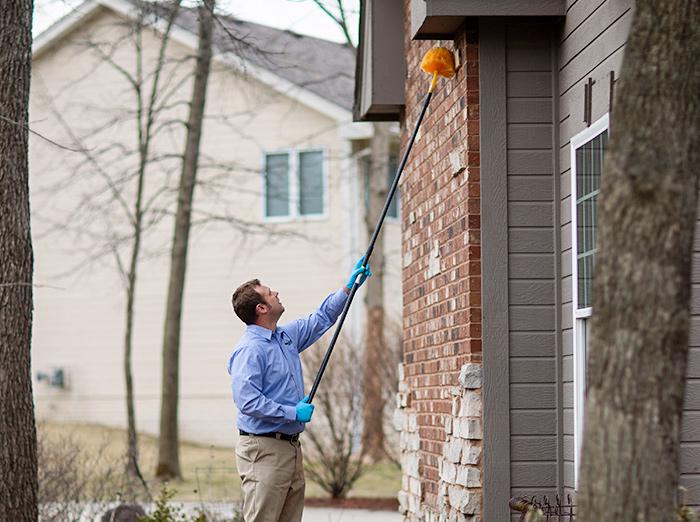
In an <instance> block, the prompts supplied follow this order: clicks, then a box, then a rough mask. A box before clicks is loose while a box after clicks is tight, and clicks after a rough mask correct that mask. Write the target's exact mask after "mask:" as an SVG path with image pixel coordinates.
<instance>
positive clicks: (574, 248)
mask: <svg viewBox="0 0 700 522" xmlns="http://www.w3.org/2000/svg"><path fill="white" fill-rule="evenodd" d="M609 129H610V116H609V114H606V115H605V116H603V117H602V118H600V119H599V120H597V121H596V122H595V123H593V124H592V125H591V126H590V127H588V128H586V129H585V130H584V131H582V132H580V133H578V134H577V135H576V136H574V137H572V138H571V146H570V153H571V265H572V266H571V300H572V308H573V335H572V337H573V344H574V346H573V350H574V386H573V388H574V390H573V391H574V487H575V488H578V467H579V464H580V463H581V443H582V441H583V414H584V408H583V405H584V402H585V400H586V397H585V389H584V385H583V383H585V382H586V357H585V354H583V353H582V350H581V349H580V347H581V346H582V345H583V343H584V342H585V341H584V336H585V328H584V322H585V320H586V319H587V318H589V317H591V315H592V314H593V309H592V308H591V307H588V308H582V309H581V310H579V309H578V259H577V252H578V233H577V222H576V210H577V209H576V198H577V194H576V187H577V185H576V149H578V148H579V147H581V146H582V145H585V144H586V143H588V142H589V141H591V140H592V139H593V138H595V137H596V136H598V135H599V134H601V133H602V132H604V131H606V130H607V131H608V133H610V130H609Z"/></svg>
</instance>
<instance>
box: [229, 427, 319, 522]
mask: <svg viewBox="0 0 700 522" xmlns="http://www.w3.org/2000/svg"><path fill="white" fill-rule="evenodd" d="M236 464H237V466H238V474H239V475H240V476H241V492H242V493H243V520H244V521H245V522H300V521H301V514H302V511H303V509H304V488H305V485H306V483H305V481H304V466H303V456H302V453H301V444H300V443H299V441H298V440H296V441H295V442H290V441H287V440H281V439H275V438H272V437H253V436H245V435H242V436H240V437H239V438H238V445H237V446H236Z"/></svg>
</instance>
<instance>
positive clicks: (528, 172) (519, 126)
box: [505, 22, 562, 498]
mask: <svg viewBox="0 0 700 522" xmlns="http://www.w3.org/2000/svg"><path fill="white" fill-rule="evenodd" d="M550 33H551V26H550V25H548V24H547V23H541V24H540V23H536V22H519V23H518V22H512V23H508V24H506V34H505V38H506V134H507V158H508V162H507V197H508V304H509V307H508V323H509V335H510V337H509V345H510V354H509V374H510V454H511V464H510V473H511V496H516V495H525V496H531V495H547V496H548V497H550V498H553V497H554V495H555V494H557V492H558V491H559V486H560V481H559V477H560V466H559V463H560V460H561V459H560V453H561V450H562V447H561V443H560V438H561V437H560V428H559V426H560V415H559V413H558V407H559V402H560V400H561V397H560V387H559V384H558V382H559V380H558V373H559V370H558V368H559V365H560V356H559V352H560V350H561V346H560V341H559V339H560V338H559V336H558V335H557V331H558V328H559V326H558V321H559V316H558V314H557V306H558V298H557V296H558V294H559V290H558V278H557V273H558V265H557V255H556V252H557V251H558V238H557V234H558V233H559V231H558V228H557V220H558V212H559V208H558V206H559V203H558V199H557V197H556V185H557V184H556V176H555V170H554V154H555V151H556V141H555V133H556V122H555V121H554V120H553V117H554V110H553V109H554V107H553V103H554V96H555V92H554V89H555V83H554V82H553V75H554V71H553V67H552V63H553V60H552V48H551V46H552V38H551V35H550Z"/></svg>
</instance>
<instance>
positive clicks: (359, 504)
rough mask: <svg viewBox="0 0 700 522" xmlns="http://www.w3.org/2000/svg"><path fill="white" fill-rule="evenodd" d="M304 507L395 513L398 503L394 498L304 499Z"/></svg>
mask: <svg viewBox="0 0 700 522" xmlns="http://www.w3.org/2000/svg"><path fill="white" fill-rule="evenodd" d="M304 505H305V506H308V507H331V508H340V509H370V510H373V511H397V510H398V509H399V501H398V499H396V498H368V497H351V498H306V499H305V500H304Z"/></svg>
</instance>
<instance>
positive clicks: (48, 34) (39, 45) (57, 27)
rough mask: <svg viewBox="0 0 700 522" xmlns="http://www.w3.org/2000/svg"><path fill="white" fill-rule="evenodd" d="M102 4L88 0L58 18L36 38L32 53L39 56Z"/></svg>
mask: <svg viewBox="0 0 700 522" xmlns="http://www.w3.org/2000/svg"><path fill="white" fill-rule="evenodd" d="M100 6H101V4H100V2H98V1H95V0H86V1H85V2H83V3H82V4H80V5H79V6H78V7H76V8H75V9H74V10H73V11H71V12H70V13H69V14H67V15H66V16H64V17H63V18H61V19H60V20H58V21H57V22H56V23H55V24H53V25H51V26H49V27H48V28H47V29H45V30H44V31H42V32H41V33H39V34H38V35H37V37H36V38H34V42H33V44H32V54H33V55H34V56H37V55H38V54H39V53H40V52H41V51H43V50H44V49H46V48H47V47H48V46H50V44H52V43H53V42H54V41H56V40H58V39H60V38H61V37H62V36H63V35H65V34H67V33H69V32H71V31H72V30H73V29H74V28H75V27H77V26H78V25H80V24H81V23H82V21H83V19H85V18H87V17H88V16H90V15H91V14H92V13H94V12H95V11H97V9H99V8H100Z"/></svg>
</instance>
